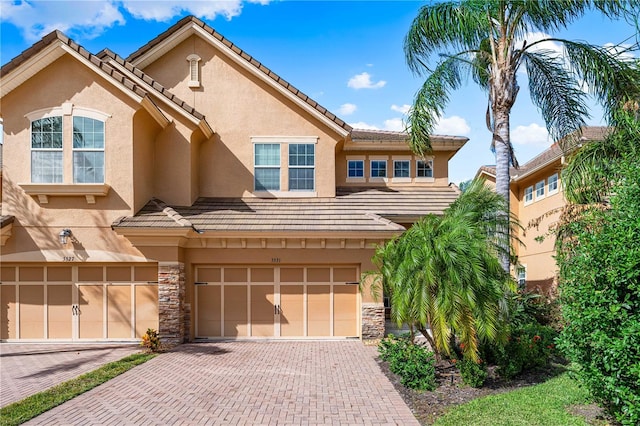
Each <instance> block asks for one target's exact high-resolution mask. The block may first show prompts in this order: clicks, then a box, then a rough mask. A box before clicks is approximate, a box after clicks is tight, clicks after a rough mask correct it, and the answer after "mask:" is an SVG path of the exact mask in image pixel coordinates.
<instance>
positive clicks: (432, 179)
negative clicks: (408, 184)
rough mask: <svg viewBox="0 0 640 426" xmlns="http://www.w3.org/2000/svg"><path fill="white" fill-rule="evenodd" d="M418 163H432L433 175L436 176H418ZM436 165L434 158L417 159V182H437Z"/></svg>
mask: <svg viewBox="0 0 640 426" xmlns="http://www.w3.org/2000/svg"><path fill="white" fill-rule="evenodd" d="M418 161H431V174H433V175H434V176H431V177H427V176H418ZM434 163H435V160H434V158H433V157H425V158H416V162H415V165H416V177H415V182H435V181H436V178H435V170H434V169H435V167H434Z"/></svg>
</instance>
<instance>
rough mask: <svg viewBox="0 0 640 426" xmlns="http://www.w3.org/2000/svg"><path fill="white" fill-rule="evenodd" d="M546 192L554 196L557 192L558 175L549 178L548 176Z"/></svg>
mask: <svg viewBox="0 0 640 426" xmlns="http://www.w3.org/2000/svg"><path fill="white" fill-rule="evenodd" d="M547 192H548V193H549V194H555V193H556V192H558V174H557V173H554V174H552V175H551V176H549V179H547Z"/></svg>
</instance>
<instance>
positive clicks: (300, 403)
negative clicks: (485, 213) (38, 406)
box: [27, 341, 418, 425]
mask: <svg viewBox="0 0 640 426" xmlns="http://www.w3.org/2000/svg"><path fill="white" fill-rule="evenodd" d="M375 357H376V348H375V347H373V346H364V345H363V344H362V342H360V341H297V342H275V341H268V342H248V341H244V342H220V343H198V344H188V345H182V346H180V347H178V348H177V349H175V350H174V351H172V352H169V353H165V354H162V355H161V356H159V357H156V358H154V359H152V360H151V361H148V362H147V363H145V364H143V365H141V366H138V367H136V368H134V369H132V370H130V371H128V372H127V373H125V374H123V375H121V376H118V377H116V378H115V379H113V380H111V381H109V382H107V383H106V384H104V385H102V386H99V387H97V388H95V389H93V390H91V391H89V392H87V393H85V394H83V395H80V396H79V397H77V398H75V399H73V400H72V401H69V402H67V403H65V404H63V405H61V406H59V407H56V408H54V409H53V410H51V411H49V412H47V413H44V414H43V415H41V416H39V417H37V418H35V419H33V420H32V421H31V422H29V423H27V424H41V425H52V424H82V425H85V424H95V425H98V424H99V425H110V424H118V425H133V424H144V425H178V424H184V425H197V424H225V425H238V424H251V425H271V424H273V425H275V424H278V425H282V424H287V425H289V424H340V425H348V424H399V425H417V424H418V422H417V421H416V419H415V418H414V416H413V415H412V413H411V411H410V410H409V408H408V407H407V405H406V404H405V403H404V402H403V400H402V398H401V397H400V395H399V394H398V393H397V392H396V391H395V389H394V388H393V385H392V384H391V383H390V382H389V381H388V380H387V378H386V377H385V375H384V374H383V373H382V372H381V371H380V368H379V367H378V365H377V363H376V361H375Z"/></svg>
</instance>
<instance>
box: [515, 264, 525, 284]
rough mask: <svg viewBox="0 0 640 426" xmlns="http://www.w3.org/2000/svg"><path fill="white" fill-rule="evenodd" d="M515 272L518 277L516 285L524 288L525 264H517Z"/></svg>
mask: <svg viewBox="0 0 640 426" xmlns="http://www.w3.org/2000/svg"><path fill="white" fill-rule="evenodd" d="M516 274H517V278H518V286H519V287H520V288H524V286H525V284H526V282H527V266H526V265H518V267H517V269H516Z"/></svg>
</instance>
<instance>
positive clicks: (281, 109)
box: [0, 17, 467, 342]
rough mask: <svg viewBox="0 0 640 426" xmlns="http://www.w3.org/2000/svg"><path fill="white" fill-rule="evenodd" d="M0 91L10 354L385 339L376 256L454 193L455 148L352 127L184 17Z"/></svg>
mask: <svg viewBox="0 0 640 426" xmlns="http://www.w3.org/2000/svg"><path fill="white" fill-rule="evenodd" d="M0 87H1V89H0V90H1V99H0V100H1V105H2V110H1V117H2V120H3V123H4V147H3V148H4V151H3V168H2V173H3V175H2V186H3V188H2V221H1V225H2V234H1V235H2V246H1V250H2V254H1V261H2V265H1V269H0V273H1V276H0V278H1V281H2V284H1V285H0V290H1V302H0V319H1V329H0V338H1V339H3V340H55V339H58V340H62V341H72V340H134V339H138V338H139V337H140V336H141V335H142V334H144V332H145V331H146V330H147V328H157V329H159V331H160V333H161V336H162V338H163V340H164V341H165V342H182V341H185V340H194V339H199V338H206V339H210V338H236V337H243V338H264V337H267V338H279V337H284V338H322V337H327V338H336V337H360V338H368V337H379V336H381V335H382V334H383V333H384V307H383V304H382V298H374V297H373V296H372V295H371V293H370V291H368V289H367V285H368V283H366V282H363V283H360V281H361V274H362V273H363V272H365V271H369V270H372V269H374V266H373V265H372V263H371V257H372V256H373V254H374V251H375V247H376V246H377V245H378V244H381V243H384V242H385V241H388V240H389V239H390V238H392V237H394V236H396V235H399V234H401V233H402V232H403V231H404V230H405V229H406V227H407V226H410V225H411V223H413V222H414V221H416V220H417V219H418V218H420V217H422V216H424V215H425V214H428V213H435V214H439V213H441V212H442V211H443V209H445V208H446V207H447V206H448V205H449V204H450V203H451V202H452V201H453V200H455V198H456V197H457V195H458V191H457V188H456V187H455V186H450V185H449V184H448V161H449V159H450V158H451V157H452V156H453V155H454V154H455V153H456V152H457V151H458V150H459V149H460V148H461V147H462V146H463V145H464V144H465V142H466V141H467V139H466V138H463V137H456V136H433V138H432V141H433V142H432V143H433V148H434V149H433V153H432V155H431V156H428V157H426V158H418V157H416V156H415V155H414V154H412V153H411V151H410V150H409V149H408V147H407V144H406V143H405V140H406V134H404V133H401V132H386V131H361V130H355V129H352V128H351V127H350V126H349V125H347V124H346V123H345V122H344V121H343V120H341V119H340V118H338V117H336V116H335V115H334V114H332V113H331V112H330V111H328V110H327V109H325V108H324V107H322V106H321V105H319V104H318V103H317V102H315V101H314V100H312V99H310V98H309V97H308V96H307V95H305V94H304V93H302V92H300V91H299V90H298V89H296V88H295V87H294V86H292V85H291V84H289V83H288V82H287V81H285V80H283V79H282V78H280V77H279V76H278V75H277V74H275V73H274V72H273V71H271V70H270V69H268V68H267V67H266V66H264V65H263V64H262V63H260V62H258V61H257V60H256V59H254V58H253V57H251V56H250V55H249V54H247V53H246V52H244V51H243V50H241V49H240V48H238V47H237V46H235V45H234V44H233V43H231V42H230V41H229V40H227V39H225V38H224V37H223V36H222V35H220V34H219V33H217V32H216V31H215V30H214V29H213V28H211V27H209V26H208V25H207V24H206V23H204V22H202V21H201V20H199V19H196V18H194V17H187V18H184V19H182V20H181V21H179V22H178V23H176V24H175V25H174V26H172V27H171V28H169V29H168V30H167V31H166V32H164V33H162V34H160V35H159V36H158V37H156V38H154V39H153V40H151V41H150V42H149V43H148V44H146V45H144V46H142V47H141V48H140V49H139V50H137V51H136V52H134V53H133V54H131V55H130V56H129V57H128V58H122V57H120V56H118V55H117V54H115V53H113V52H111V51H109V50H103V51H102V52H99V53H97V54H92V53H90V52H88V51H87V50H85V49H84V48H83V47H82V46H80V45H78V44H77V43H75V42H74V41H73V40H70V39H69V38H68V37H66V36H65V35H64V34H62V33H60V32H58V31H55V32H53V33H51V34H49V35H47V36H46V37H44V38H43V39H42V40H41V41H39V42H37V43H36V44H34V45H33V46H32V47H30V48H29V49H27V50H26V51H24V52H23V53H22V54H21V55H19V56H18V57H16V58H14V59H13V60H11V61H10V62H8V63H7V64H5V65H4V66H3V67H2V69H1V79H0ZM360 288H362V291H359V289H360Z"/></svg>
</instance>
